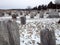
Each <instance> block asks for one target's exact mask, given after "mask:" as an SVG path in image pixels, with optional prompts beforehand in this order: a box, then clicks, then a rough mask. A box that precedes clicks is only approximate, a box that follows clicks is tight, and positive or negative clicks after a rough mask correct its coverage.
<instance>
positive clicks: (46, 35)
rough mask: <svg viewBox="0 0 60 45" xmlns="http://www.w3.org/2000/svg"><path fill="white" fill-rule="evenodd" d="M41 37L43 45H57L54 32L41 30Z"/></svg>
mask: <svg viewBox="0 0 60 45" xmlns="http://www.w3.org/2000/svg"><path fill="white" fill-rule="evenodd" d="M40 35H41V44H42V45H56V41H55V34H54V30H49V29H44V30H41V32H40Z"/></svg>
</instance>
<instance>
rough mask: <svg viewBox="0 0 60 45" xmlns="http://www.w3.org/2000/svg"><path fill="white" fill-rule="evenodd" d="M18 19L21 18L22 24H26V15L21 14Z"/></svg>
mask: <svg viewBox="0 0 60 45" xmlns="http://www.w3.org/2000/svg"><path fill="white" fill-rule="evenodd" d="M20 19H21V24H22V25H24V24H26V16H22V17H20Z"/></svg>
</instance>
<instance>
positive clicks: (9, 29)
mask: <svg viewBox="0 0 60 45" xmlns="http://www.w3.org/2000/svg"><path fill="white" fill-rule="evenodd" d="M19 37H20V35H19V28H18V26H17V23H16V22H14V21H11V20H9V21H7V22H6V21H0V44H1V45H20V39H19Z"/></svg>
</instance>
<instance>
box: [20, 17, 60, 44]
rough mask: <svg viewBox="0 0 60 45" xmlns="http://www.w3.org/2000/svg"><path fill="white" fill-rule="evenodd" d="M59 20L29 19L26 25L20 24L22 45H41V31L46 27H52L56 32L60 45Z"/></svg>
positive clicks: (57, 41)
mask: <svg viewBox="0 0 60 45" xmlns="http://www.w3.org/2000/svg"><path fill="white" fill-rule="evenodd" d="M58 21H59V19H58V18H57V19H56V18H53V19H41V18H40V19H27V20H26V24H25V25H21V24H20V44H21V45H39V44H40V43H41V41H40V30H41V29H42V28H43V27H44V26H46V25H47V26H48V25H50V26H52V27H53V28H54V29H53V30H54V31H55V36H56V44H57V45H59V44H60V24H58V23H57V22H58Z"/></svg>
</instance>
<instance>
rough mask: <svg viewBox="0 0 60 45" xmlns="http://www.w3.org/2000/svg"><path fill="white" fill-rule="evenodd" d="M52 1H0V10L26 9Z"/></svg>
mask: <svg viewBox="0 0 60 45" xmlns="http://www.w3.org/2000/svg"><path fill="white" fill-rule="evenodd" d="M50 1H52V2H54V0H0V9H12V8H21V9H22V8H27V7H28V6H30V7H34V6H38V5H42V4H44V5H45V4H48V3H49V2H50Z"/></svg>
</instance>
